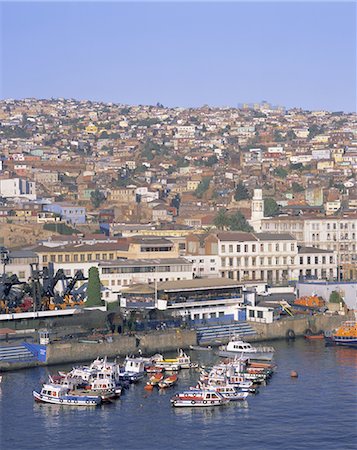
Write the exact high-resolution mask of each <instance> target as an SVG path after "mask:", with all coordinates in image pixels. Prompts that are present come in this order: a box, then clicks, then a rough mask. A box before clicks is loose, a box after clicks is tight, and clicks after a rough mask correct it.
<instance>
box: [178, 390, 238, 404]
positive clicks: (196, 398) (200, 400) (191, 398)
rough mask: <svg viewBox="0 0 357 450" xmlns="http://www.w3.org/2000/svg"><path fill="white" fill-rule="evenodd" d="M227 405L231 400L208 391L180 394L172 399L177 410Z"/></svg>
mask: <svg viewBox="0 0 357 450" xmlns="http://www.w3.org/2000/svg"><path fill="white" fill-rule="evenodd" d="M227 403H229V400H228V399H227V398H224V397H223V395H222V394H220V393H219V392H215V391H212V390H206V389H203V390H202V389H196V390H192V391H190V390H189V391H183V392H179V393H177V394H175V395H174V396H173V397H172V398H171V404H172V406H174V407H176V408H177V407H184V406H186V407H210V406H221V405H225V404H227Z"/></svg>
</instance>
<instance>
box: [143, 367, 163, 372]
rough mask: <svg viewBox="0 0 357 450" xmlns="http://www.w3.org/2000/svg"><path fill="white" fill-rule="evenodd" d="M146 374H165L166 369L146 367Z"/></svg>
mask: <svg viewBox="0 0 357 450" xmlns="http://www.w3.org/2000/svg"><path fill="white" fill-rule="evenodd" d="M145 372H146V373H162V372H165V367H160V366H148V367H145Z"/></svg>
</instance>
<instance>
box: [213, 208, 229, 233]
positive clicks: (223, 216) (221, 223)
mask: <svg viewBox="0 0 357 450" xmlns="http://www.w3.org/2000/svg"><path fill="white" fill-rule="evenodd" d="M228 222H229V219H228V215H227V211H226V210H225V209H220V210H219V211H218V213H217V215H216V216H215V218H214V219H213V224H214V226H215V227H216V228H218V229H219V230H224V229H225V228H226V227H227V225H228Z"/></svg>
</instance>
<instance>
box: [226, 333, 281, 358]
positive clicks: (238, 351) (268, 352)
mask: <svg viewBox="0 0 357 450" xmlns="http://www.w3.org/2000/svg"><path fill="white" fill-rule="evenodd" d="M274 352H275V349H274V348H273V347H253V346H252V345H251V344H250V343H249V342H244V341H242V340H239V339H235V338H233V339H232V340H231V341H230V342H228V344H227V345H222V346H221V347H219V351H218V355H219V356H223V357H230V358H231V357H234V356H242V357H245V358H249V359H252V360H263V361H271V360H272V359H273V357H274Z"/></svg>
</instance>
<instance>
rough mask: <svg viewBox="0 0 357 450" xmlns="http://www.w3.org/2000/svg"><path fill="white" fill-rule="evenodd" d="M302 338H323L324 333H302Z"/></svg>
mask: <svg viewBox="0 0 357 450" xmlns="http://www.w3.org/2000/svg"><path fill="white" fill-rule="evenodd" d="M304 338H305V339H309V340H315V339H325V335H324V333H317V334H304Z"/></svg>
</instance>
